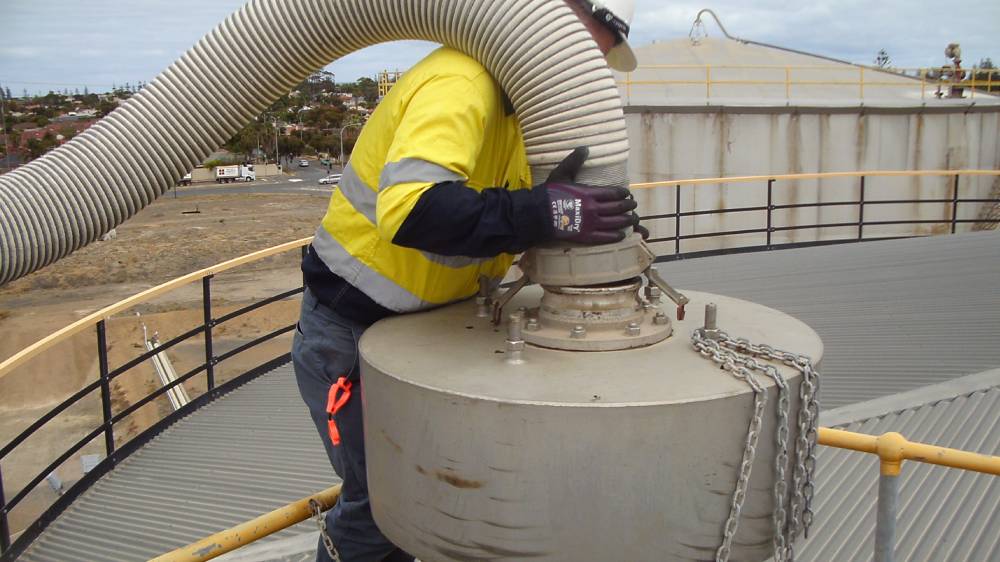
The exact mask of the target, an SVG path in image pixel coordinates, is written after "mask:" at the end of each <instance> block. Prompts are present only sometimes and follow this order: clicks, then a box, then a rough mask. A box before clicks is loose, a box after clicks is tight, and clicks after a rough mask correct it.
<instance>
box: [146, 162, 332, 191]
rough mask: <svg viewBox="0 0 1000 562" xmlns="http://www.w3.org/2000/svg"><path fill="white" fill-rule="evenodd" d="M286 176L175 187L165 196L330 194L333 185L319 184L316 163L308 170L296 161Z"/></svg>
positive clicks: (321, 171)
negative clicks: (243, 181) (245, 181)
mask: <svg viewBox="0 0 1000 562" xmlns="http://www.w3.org/2000/svg"><path fill="white" fill-rule="evenodd" d="M288 171H289V173H288V174H282V175H280V176H269V177H262V178H259V179H258V180H257V181H252V182H247V183H222V184H218V183H214V182H208V183H198V184H194V185H189V186H186V187H178V188H176V189H173V190H171V191H170V192H168V193H166V194H165V195H164V196H165V197H190V196H193V195H245V194H248V193H306V194H310V195H315V194H322V193H325V194H329V193H331V192H332V191H333V186H332V185H320V184H319V179H320V178H322V177H324V176H326V175H327V170H326V166H321V165H320V164H319V162H318V161H316V160H309V167H307V168H300V167H298V160H296V161H295V162H293V163H292V167H291V168H288ZM333 173H340V167H339V166H334V167H333Z"/></svg>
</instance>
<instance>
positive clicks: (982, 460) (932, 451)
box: [818, 427, 1000, 562]
mask: <svg viewBox="0 0 1000 562" xmlns="http://www.w3.org/2000/svg"><path fill="white" fill-rule="evenodd" d="M818 442H819V444H820V445H826V446H828V447H837V448H840V449H851V450H853V451H860V452H862V453H870V454H874V455H878V456H879V460H880V462H879V482H878V505H877V516H876V520H875V562H892V561H893V559H894V547H895V543H896V498H897V496H898V493H899V480H898V479H899V474H900V472H901V471H902V467H903V461H904V460H913V461H918V462H923V463H929V464H937V465H941V466H948V467H952V468H961V469H964V470H974V471H976V472H983V473H986V474H993V475H995V476H1000V457H994V456H991V455H981V454H979V453H970V452H968V451H961V450H958V449H949V448H947V447H938V446H935V445H925V444H923V443H914V442H911V441H907V440H906V438H905V437H903V436H902V435H900V434H899V433H896V432H889V433H884V434H882V435H880V436H875V435H865V434H862V433H853V432H851V431H844V430H841V429H830V428H826V427H821V428H819V438H818Z"/></svg>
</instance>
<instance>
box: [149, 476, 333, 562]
mask: <svg viewBox="0 0 1000 562" xmlns="http://www.w3.org/2000/svg"><path fill="white" fill-rule="evenodd" d="M338 497H340V484H337V485H336V486H331V487H329V488H327V489H325V490H323V491H322V492H318V493H316V494H313V495H311V496H308V497H305V498H302V499H300V500H297V501H295V502H292V503H290V504H288V505H286V506H283V507H279V508H278V509H275V510H274V511H271V512H269V513H265V514H264V515H261V516H260V517H257V518H256V519H251V520H250V521H247V522H246V523H241V524H239V525H237V526H235V527H233V528H231V529H226V530H225V531H219V532H218V533H215V534H214V535H212V536H210V537H205V538H204V539H201V540H200V541H198V542H196V543H193V544H189V545H187V546H184V547H181V548H178V549H177V550H173V551H170V552H168V553H166V554H162V555H160V556H157V557H156V558H153V559H152V560H151V561H150V562H202V561H203V560H211V559H212V558H215V557H217V556H221V555H223V554H225V553H227V552H230V551H232V550H236V549H237V548H239V547H241V546H244V545H247V544H250V543H252V542H254V541H256V540H258V539H262V538H264V537H266V536H268V535H270V534H273V533H277V532H278V531H280V530H282V529H287V528H288V527H291V526H292V525H295V524H297V523H301V522H302V521H305V520H306V519H308V518H309V517H311V516H312V509H311V507H310V505H309V503H310V502H311V501H316V502H317V503H319V505H320V509H321V510H322V511H326V510H328V509H330V508H331V507H333V504H335V503H337V498H338Z"/></svg>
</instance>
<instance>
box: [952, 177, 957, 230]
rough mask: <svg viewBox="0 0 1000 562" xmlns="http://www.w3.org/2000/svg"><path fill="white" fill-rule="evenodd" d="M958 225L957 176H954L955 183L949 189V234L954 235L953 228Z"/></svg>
mask: <svg viewBox="0 0 1000 562" xmlns="http://www.w3.org/2000/svg"><path fill="white" fill-rule="evenodd" d="M957 224H958V174H955V182H954V183H953V184H952V189H951V233H952V234H955V226H956V225H957Z"/></svg>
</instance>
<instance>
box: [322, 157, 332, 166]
mask: <svg viewBox="0 0 1000 562" xmlns="http://www.w3.org/2000/svg"><path fill="white" fill-rule="evenodd" d="M319 163H320V164H322V165H324V166H332V165H333V161H332V160H330V159H329V158H321V159H320V161H319Z"/></svg>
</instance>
